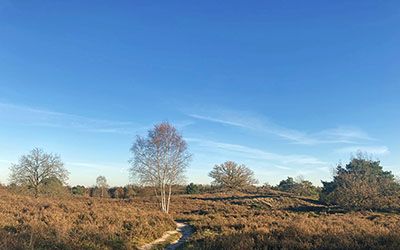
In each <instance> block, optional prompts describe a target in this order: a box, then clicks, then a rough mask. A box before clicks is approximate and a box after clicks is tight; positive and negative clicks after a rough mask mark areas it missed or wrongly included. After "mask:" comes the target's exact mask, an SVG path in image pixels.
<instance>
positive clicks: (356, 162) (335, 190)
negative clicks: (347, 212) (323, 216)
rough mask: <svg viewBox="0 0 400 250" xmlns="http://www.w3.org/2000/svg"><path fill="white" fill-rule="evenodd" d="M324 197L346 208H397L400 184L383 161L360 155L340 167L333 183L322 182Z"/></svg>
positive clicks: (325, 200)
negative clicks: (381, 163)
mask: <svg viewBox="0 0 400 250" xmlns="http://www.w3.org/2000/svg"><path fill="white" fill-rule="evenodd" d="M322 184H323V188H322V191H321V196H320V199H321V201H322V202H324V203H327V204H335V205H339V206H341V207H343V208H346V209H357V210H358V209H373V210H382V209H395V208H398V207H399V204H398V202H399V194H400V192H399V191H400V186H399V184H398V183H397V182H396V181H395V179H394V176H393V174H392V173H391V172H390V171H384V170H383V167H382V166H381V165H380V162H379V161H373V160H369V159H366V158H364V157H363V156H362V155H359V156H358V157H357V158H353V159H352V160H351V161H350V163H348V164H347V165H346V166H345V167H342V166H340V165H339V166H338V167H337V171H336V175H335V176H334V179H333V181H332V182H322Z"/></svg>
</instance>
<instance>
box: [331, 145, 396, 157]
mask: <svg viewBox="0 0 400 250" xmlns="http://www.w3.org/2000/svg"><path fill="white" fill-rule="evenodd" d="M336 152H337V153H345V154H352V153H357V152H363V153H367V154H371V155H388V154H390V150H389V148H388V147H386V146H354V147H344V148H340V149H338V150H336Z"/></svg>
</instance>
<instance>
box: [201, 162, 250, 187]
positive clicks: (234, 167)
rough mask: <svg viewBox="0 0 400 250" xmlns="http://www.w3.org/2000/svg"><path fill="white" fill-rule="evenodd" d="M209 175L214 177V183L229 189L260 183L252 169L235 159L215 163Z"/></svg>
mask: <svg viewBox="0 0 400 250" xmlns="http://www.w3.org/2000/svg"><path fill="white" fill-rule="evenodd" d="M209 176H210V177H211V178H213V179H214V181H213V184H214V185H218V186H222V187H224V188H228V189H241V188H245V187H248V186H251V185H254V184H257V183H258V181H257V180H256V179H255V178H254V173H253V171H252V170H251V169H249V168H248V167H246V166H245V165H243V164H242V165H239V164H237V163H236V162H233V161H227V162H225V163H222V164H220V165H215V166H214V168H213V170H212V171H211V172H210V173H209Z"/></svg>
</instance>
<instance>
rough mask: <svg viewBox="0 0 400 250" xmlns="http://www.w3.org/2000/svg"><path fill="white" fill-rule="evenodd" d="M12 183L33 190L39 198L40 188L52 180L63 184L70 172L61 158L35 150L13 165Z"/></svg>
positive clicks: (11, 169)
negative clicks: (54, 179)
mask: <svg viewBox="0 0 400 250" xmlns="http://www.w3.org/2000/svg"><path fill="white" fill-rule="evenodd" d="M10 171H11V175H10V181H11V182H12V183H15V184H17V185H23V186H26V187H28V188H29V189H33V191H34V194H35V197H38V195H39V191H40V187H41V186H42V185H44V184H45V182H46V181H47V180H49V179H51V178H56V179H57V180H59V181H60V182H62V183H65V182H66V180H67V179H68V171H67V170H66V169H65V168H64V164H63V162H62V161H61V158H60V156H58V155H53V154H47V153H45V152H43V150H42V149H38V148H34V149H33V150H32V151H31V152H30V154H28V155H23V156H22V157H21V158H20V159H19V163H18V164H12V166H11V168H10Z"/></svg>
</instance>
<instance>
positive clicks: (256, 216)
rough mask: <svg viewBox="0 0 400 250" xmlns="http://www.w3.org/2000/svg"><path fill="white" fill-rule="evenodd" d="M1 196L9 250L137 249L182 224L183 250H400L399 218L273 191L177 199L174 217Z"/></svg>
mask: <svg viewBox="0 0 400 250" xmlns="http://www.w3.org/2000/svg"><path fill="white" fill-rule="evenodd" d="M0 196H1V200H0V228H1V229H0V238H1V241H0V248H1V249H32V248H33V249H136V248H137V247H138V246H142V245H144V244H145V243H149V242H152V241H154V240H155V239H157V238H160V237H161V236H162V235H163V234H164V233H165V232H167V231H173V230H174V229H175V222H174V220H183V221H185V222H186V223H188V224H189V225H191V226H192V227H193V229H194V231H195V232H194V233H193V235H191V237H190V238H189V240H188V242H187V243H186V244H185V245H183V246H181V247H180V248H181V249H366V248H368V249H399V248H400V214H398V213H378V212H366V211H364V212H355V211H353V212H345V211H344V210H342V209H340V208H337V207H327V206H324V205H322V204H319V202H318V201H317V200H315V199H312V198H306V197H300V196H294V195H291V194H288V193H283V192H278V191H272V190H271V191H268V192H264V193H257V194H255V193H254V194H245V193H240V192H231V193H216V194H198V195H175V196H173V197H172V203H171V206H172V207H171V215H165V214H163V213H161V212H158V210H159V207H158V205H157V200H156V199H155V197H135V198H134V199H130V200H113V199H98V198H83V197H80V198H78V197H69V198H46V197H39V198H38V199H35V198H32V197H30V196H23V195H16V194H11V193H9V192H8V191H5V190H0ZM160 245H163V244H160Z"/></svg>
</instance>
